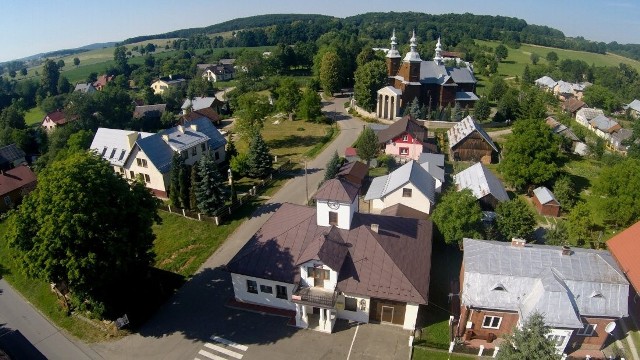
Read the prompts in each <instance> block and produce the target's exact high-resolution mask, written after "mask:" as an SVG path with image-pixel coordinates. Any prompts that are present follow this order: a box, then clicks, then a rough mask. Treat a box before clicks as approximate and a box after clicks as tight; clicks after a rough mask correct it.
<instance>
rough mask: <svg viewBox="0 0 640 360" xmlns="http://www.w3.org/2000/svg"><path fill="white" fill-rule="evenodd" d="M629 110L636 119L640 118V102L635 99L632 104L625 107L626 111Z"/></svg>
mask: <svg viewBox="0 0 640 360" xmlns="http://www.w3.org/2000/svg"><path fill="white" fill-rule="evenodd" d="M627 109H628V110H629V113H630V114H631V116H633V117H634V118H636V119H637V118H640V100H638V99H634V100H633V101H632V102H630V103H629V104H627V105H625V106H624V110H627Z"/></svg>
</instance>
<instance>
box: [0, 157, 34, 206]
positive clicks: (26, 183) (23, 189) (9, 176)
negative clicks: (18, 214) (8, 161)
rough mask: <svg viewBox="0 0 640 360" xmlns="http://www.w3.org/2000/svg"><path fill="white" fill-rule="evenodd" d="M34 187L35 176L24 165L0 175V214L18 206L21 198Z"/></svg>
mask: <svg viewBox="0 0 640 360" xmlns="http://www.w3.org/2000/svg"><path fill="white" fill-rule="evenodd" d="M35 187H36V174H34V173H33V171H31V169H29V167H28V166H26V165H20V166H18V167H16V168H13V169H11V170H7V171H3V172H1V173H0V197H1V198H2V201H0V212H5V211H7V210H9V209H12V208H14V207H16V206H17V205H19V204H20V203H21V202H22V198H23V197H24V196H25V195H26V194H28V193H30V192H31V191H33V189H35Z"/></svg>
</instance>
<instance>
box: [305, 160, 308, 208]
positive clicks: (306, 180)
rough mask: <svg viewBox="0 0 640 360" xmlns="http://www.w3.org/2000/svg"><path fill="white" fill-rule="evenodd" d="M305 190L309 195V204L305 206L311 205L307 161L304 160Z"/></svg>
mask: <svg viewBox="0 0 640 360" xmlns="http://www.w3.org/2000/svg"><path fill="white" fill-rule="evenodd" d="M304 190H305V192H306V194H307V202H306V203H305V205H309V179H308V178H307V159H306V158H305V159H304Z"/></svg>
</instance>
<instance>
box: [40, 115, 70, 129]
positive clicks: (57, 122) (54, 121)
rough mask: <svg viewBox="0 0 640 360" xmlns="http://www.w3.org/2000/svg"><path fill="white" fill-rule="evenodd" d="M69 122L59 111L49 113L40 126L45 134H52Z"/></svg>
mask: <svg viewBox="0 0 640 360" xmlns="http://www.w3.org/2000/svg"><path fill="white" fill-rule="evenodd" d="M69 121H70V120H69V119H68V118H67V116H66V115H65V114H64V113H63V112H62V111H61V110H56V111H54V112H50V113H48V114H47V115H45V117H44V119H42V123H41V124H40V125H41V126H42V127H43V128H44V130H45V131H46V132H52V131H53V130H54V129H55V128H57V127H58V126H64V125H66V124H67V123H68V122H69Z"/></svg>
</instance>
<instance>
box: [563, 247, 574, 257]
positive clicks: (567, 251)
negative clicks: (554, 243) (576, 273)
mask: <svg viewBox="0 0 640 360" xmlns="http://www.w3.org/2000/svg"><path fill="white" fill-rule="evenodd" d="M571 254H573V251H571V247H569V246H567V245H563V246H562V255H567V256H569V255H571Z"/></svg>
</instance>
